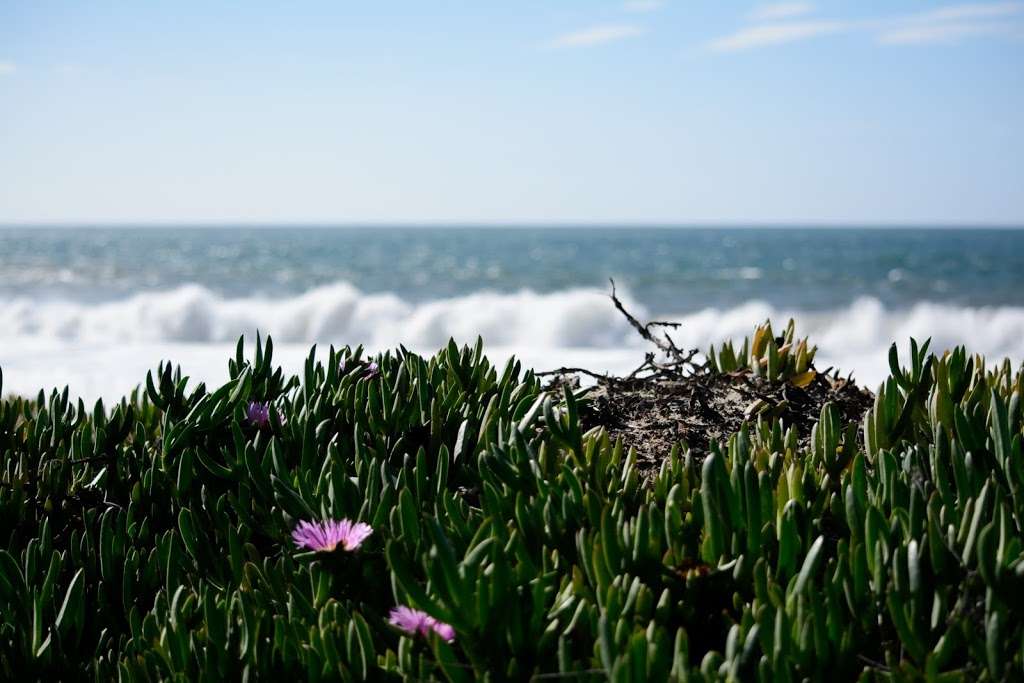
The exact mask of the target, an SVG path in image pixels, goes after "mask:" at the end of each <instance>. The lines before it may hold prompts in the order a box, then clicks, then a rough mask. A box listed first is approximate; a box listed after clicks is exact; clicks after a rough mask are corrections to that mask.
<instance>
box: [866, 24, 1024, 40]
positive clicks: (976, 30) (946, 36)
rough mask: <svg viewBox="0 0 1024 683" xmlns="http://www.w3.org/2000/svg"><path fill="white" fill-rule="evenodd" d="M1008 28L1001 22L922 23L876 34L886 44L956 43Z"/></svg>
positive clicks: (1003, 31)
mask: <svg viewBox="0 0 1024 683" xmlns="http://www.w3.org/2000/svg"><path fill="white" fill-rule="evenodd" d="M1010 28H1011V27H1009V26H1006V25H1003V24H964V23H949V24H947V23H942V24H923V25H920V26H906V27H903V28H898V29H893V30H889V31H882V32H881V33H879V34H878V42H880V43H883V44H886V45H927V44H931V43H956V42H958V41H960V40H963V39H964V38H970V37H973V36H980V35H991V34H995V33H1006V32H1007V31H1009V30H1010Z"/></svg>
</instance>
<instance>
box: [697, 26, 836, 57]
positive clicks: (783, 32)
mask: <svg viewBox="0 0 1024 683" xmlns="http://www.w3.org/2000/svg"><path fill="white" fill-rule="evenodd" d="M848 27H849V25H848V24H846V23H844V22H841V21H795V22H786V23H782V24H762V25H759V26H751V27H750V28H744V29H740V30H739V31H736V32H735V33H733V34H731V35H728V36H725V37H724V38H719V39H717V40H714V41H712V42H711V44H710V47H711V49H712V50H714V51H715V52H739V51H740V50H750V49H753V48H757V47H767V46H769V45H782V44H784V43H792V42H795V41H798V40H806V39H808V38H815V37H817V36H824V35H828V34H830V33H839V32H841V31H845V30H847V28H848Z"/></svg>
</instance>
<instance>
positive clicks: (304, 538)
mask: <svg viewBox="0 0 1024 683" xmlns="http://www.w3.org/2000/svg"><path fill="white" fill-rule="evenodd" d="M372 533H373V529H372V528H370V525H369V524H363V523H362V522H353V521H352V520H350V519H343V520H341V521H338V520H334V519H328V520H324V521H323V522H299V525H298V526H297V527H295V530H294V531H293V532H292V540H293V541H295V545H297V546H298V547H300V548H309V549H310V550H315V551H317V552H322V553H329V552H331V551H332V550H334V549H335V548H337V547H338V546H339V545H340V546H341V547H342V548H344V549H345V550H347V551H349V552H352V551H355V550H358V549H359V546H361V545H362V544H363V541H365V540H366V539H367V537H369V535H370V534H372Z"/></svg>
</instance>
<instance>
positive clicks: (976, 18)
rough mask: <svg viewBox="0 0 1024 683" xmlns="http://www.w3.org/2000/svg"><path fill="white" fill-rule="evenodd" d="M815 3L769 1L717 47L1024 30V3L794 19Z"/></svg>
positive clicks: (937, 39)
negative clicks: (851, 36) (845, 36)
mask: <svg viewBox="0 0 1024 683" xmlns="http://www.w3.org/2000/svg"><path fill="white" fill-rule="evenodd" d="M812 9H813V8H812V6H811V5H810V4H809V3H796V2H792V3H782V4H775V5H767V6H765V7H762V8H761V9H760V10H758V11H756V12H754V13H753V14H751V15H750V17H749V18H751V19H755V20H756V22H757V23H755V24H753V25H750V26H746V27H742V28H740V29H738V30H737V31H735V32H734V33H732V34H730V35H727V36H724V37H722V38H718V39H716V40H713V41H711V42H710V43H709V44H708V47H709V48H710V49H711V50H714V51H716V52H738V51H741V50H750V49H754V48H759V47H768V46H771V45H782V44H784V43H792V42H796V41H800V40H807V39H809V38H814V37H817V36H823V35H828V34H835V33H853V32H856V33H861V34H868V35H873V36H874V37H875V39H876V40H877V42H879V43H883V44H887V45H926V44H936V43H956V42H958V41H960V40H963V39H967V38H973V37H978V36H984V35H996V34H1004V35H1013V33H1014V30H1017V31H1020V30H1021V23H1020V18H1022V17H1024V2H1020V1H1017V2H976V3H969V4H960V5H947V6H945V7H938V8H935V9H932V10H928V11H924V12H918V13H916V14H910V15H904V16H896V17H888V18H886V17H879V18H867V19H859V20H855V21H853V20H849V21H847V20H825V19H822V20H808V19H794V17H798V16H801V15H802V14H805V13H807V12H809V11H811V10H812Z"/></svg>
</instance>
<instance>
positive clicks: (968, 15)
mask: <svg viewBox="0 0 1024 683" xmlns="http://www.w3.org/2000/svg"><path fill="white" fill-rule="evenodd" d="M1021 12H1024V2H981V3H975V4H971V5H953V6H950V7H940V8H939V9H935V10H931V11H929V12H922V13H921V14H918V15H917V16H916V19H917V20H918V21H951V20H957V19H988V18H993V17H1006V16H1012V15H1014V14H1020V13H1021Z"/></svg>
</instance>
